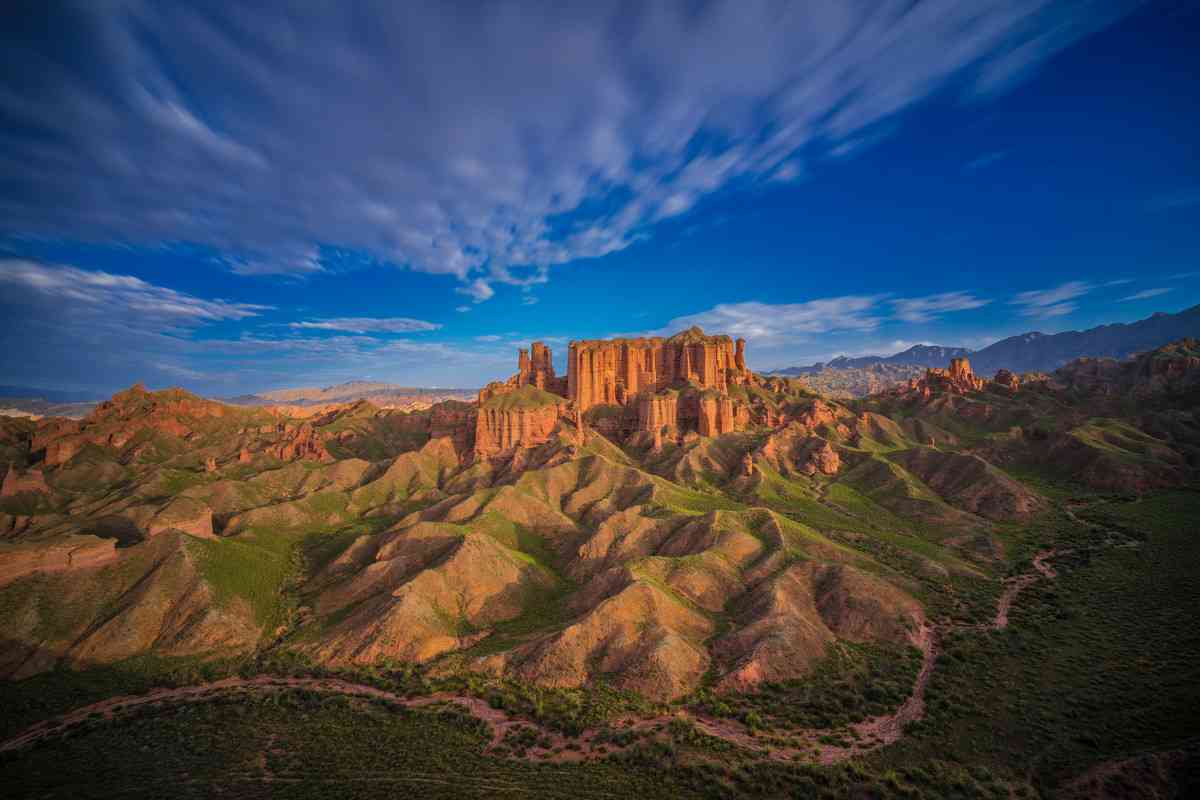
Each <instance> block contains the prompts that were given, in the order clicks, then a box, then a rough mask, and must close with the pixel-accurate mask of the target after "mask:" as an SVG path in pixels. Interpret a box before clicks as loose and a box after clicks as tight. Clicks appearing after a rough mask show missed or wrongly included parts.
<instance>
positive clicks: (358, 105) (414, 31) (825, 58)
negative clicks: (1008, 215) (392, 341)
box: [0, 0, 1134, 302]
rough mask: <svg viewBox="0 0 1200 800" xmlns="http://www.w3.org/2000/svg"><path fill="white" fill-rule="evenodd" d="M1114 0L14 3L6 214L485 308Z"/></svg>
mask: <svg viewBox="0 0 1200 800" xmlns="http://www.w3.org/2000/svg"><path fill="white" fill-rule="evenodd" d="M1133 5H1134V2H1133V1H1132V0H1128V1H1127V0H1081V1H1080V2H1052V0H927V1H926V2H922V3H909V2H901V1H900V0H877V1H876V2H864V3H853V4H848V3H845V2H841V0H818V1H817V2H811V3H803V4H795V5H789V4H779V3H774V2H767V1H766V0H762V1H761V2H755V1H753V0H752V1H751V2H741V3H721V2H714V3H707V4H701V5H696V4H694V3H688V2H683V0H680V1H679V2H660V3H650V4H640V5H639V4H633V5H630V4H624V3H619V2H615V0H614V2H595V3H585V4H564V5H552V6H544V5H542V6H538V7H536V8H532V7H529V6H523V5H521V4H483V5H480V4H465V3H464V4H458V3H452V2H445V3H443V2H438V3H434V2H426V3H420V2H413V3H393V2H385V0H362V2H359V3H355V4H353V6H352V7H351V6H348V5H345V4H336V3H335V4H326V3H309V2H302V1H301V0H274V1H273V2H263V3H255V4H250V5H242V6H230V5H228V4H226V3H220V2H216V0H210V1H209V2H195V3H186V4H174V3H159V2H151V1H150V0H114V2H112V3H102V4H101V3H80V4H72V5H65V6H64V5H61V4H46V5H43V6H38V5H37V4H16V5H15V6H12V7H10V8H8V9H7V10H6V11H5V12H0V14H3V15H4V16H3V18H2V19H0V21H2V22H4V23H5V24H3V25H0V31H3V33H0V42H2V43H3V47H2V48H0V54H2V55H0V58H3V59H4V62H5V63H6V65H7V66H8V67H9V68H8V69H5V70H3V71H0V114H3V115H4V117H5V119H6V120H7V124H6V126H5V130H4V132H3V134H0V141H2V142H3V147H2V148H0V153H3V155H0V180H2V181H3V182H4V184H5V187H6V191H5V192H4V196H3V198H0V231H2V232H7V233H12V234H42V235H62V234H64V233H65V234H67V235H69V236H71V237H80V238H99V239H103V238H118V239H120V240H123V241H130V242H135V243H137V242H142V243H157V242H161V241H187V242H195V243H199V244H203V245H207V246H211V247H214V248H217V249H219V250H221V251H222V252H224V253H226V254H227V257H228V263H229V264H231V265H232V266H231V268H232V269H233V270H234V271H235V272H239V273H241V274H249V275H278V274H290V275H299V276H304V275H309V274H312V273H315V272H317V271H321V270H322V265H321V264H320V262H319V261H315V260H313V259H312V258H306V257H305V256H304V254H306V253H310V252H312V248H314V247H316V246H318V245H325V244H328V245H331V246H336V247H344V248H352V249H355V250H361V251H363V252H366V253H369V254H371V255H372V256H373V257H376V258H378V259H382V260H386V261H390V262H394V263H398V264H401V265H404V266H407V267H409V268H412V269H415V270H419V271H423V272H429V273H436V274H445V275H450V276H454V277H456V278H457V279H458V280H459V281H461V283H462V284H463V291H464V292H465V293H466V294H468V296H470V297H471V299H472V300H473V301H474V302H482V301H484V300H487V299H488V298H489V297H491V296H492V295H493V294H494V288H493V284H495V283H501V284H504V283H512V284H517V285H526V284H525V282H526V281H528V280H530V279H529V278H522V277H520V276H519V272H518V271H516V270H514V269H513V268H514V267H520V266H530V267H534V268H535V272H534V275H535V278H533V279H534V280H544V279H545V274H546V273H545V271H544V270H545V268H547V267H549V266H550V265H555V264H562V263H565V262H568V261H574V260H577V259H584V258H593V257H598V256H603V255H605V254H608V253H612V252H615V251H618V250H621V249H624V248H626V247H628V246H630V244H632V243H633V242H635V241H638V240H639V239H640V238H642V237H644V236H645V235H647V233H648V232H649V231H650V230H651V229H652V228H653V226H654V225H655V224H656V223H657V222H658V221H660V220H665V219H668V218H671V217H676V216H679V215H681V214H685V213H688V211H689V210H690V209H692V208H694V207H696V206H697V205H698V204H700V203H702V202H703V201H704V199H705V198H706V197H708V196H710V195H712V194H713V193H714V192H718V191H721V190H723V189H727V188H730V187H737V186H741V185H745V184H750V183H754V182H768V181H771V180H794V179H796V178H798V177H799V176H801V175H802V174H803V173H804V171H805V165H806V164H809V163H812V162H813V161H814V160H815V159H820V158H822V157H825V156H828V155H831V154H832V155H837V154H844V153H850V152H853V151H854V150H855V149H856V148H857V147H859V146H860V145H861V144H862V143H864V142H866V143H869V142H871V141H875V140H877V138H878V137H879V135H880V134H881V132H886V130H887V129H888V127H889V126H890V125H891V124H892V123H893V122H895V121H896V120H897V119H899V116H900V114H901V112H903V111H904V110H906V109H908V108H910V107H912V106H913V105H914V104H916V103H918V102H920V101H921V100H923V99H925V98H927V97H929V96H930V95H932V94H934V93H937V92H939V91H943V90H946V89H949V88H953V89H955V90H957V91H961V92H964V93H965V94H967V95H977V94H981V93H990V92H993V91H996V90H997V89H999V88H1003V87H1006V86H1009V85H1011V84H1012V83H1013V82H1014V81H1016V80H1018V79H1019V78H1020V77H1021V76H1023V75H1026V74H1028V73H1029V72H1030V71H1031V70H1034V69H1036V68H1037V66H1038V65H1040V64H1041V63H1042V62H1044V61H1045V60H1046V59H1047V58H1049V57H1050V56H1052V55H1053V54H1054V53H1056V52H1057V51H1059V50H1061V49H1062V48H1064V47H1066V46H1068V45H1070V44H1071V43H1073V42H1075V41H1077V40H1078V39H1079V38H1081V37H1083V36H1086V35H1088V34H1089V33H1091V32H1093V31H1094V30H1096V29H1098V28H1100V27H1103V26H1104V25H1106V24H1108V23H1110V22H1112V21H1113V20H1115V19H1116V18H1118V17H1119V16H1121V15H1122V14H1123V13H1125V12H1126V11H1127V10H1128V9H1129V8H1131V7H1132V6H1133ZM35 14H41V15H43V17H42V18H41V19H34V18H33V15H35ZM41 29H47V30H54V31H55V36H54V37H53V39H52V41H50V42H49V43H48V42H47V40H46V39H45V38H44V37H40V36H23V35H22V32H23V31H29V30H41ZM714 54H720V55H721V57H719V58H715V57H714ZM29 76H36V80H34V79H31V78H30V77H29ZM280 253H287V254H292V255H290V256H287V257H282V258H281V257H279V254H280Z"/></svg>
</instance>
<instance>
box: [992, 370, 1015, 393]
mask: <svg viewBox="0 0 1200 800" xmlns="http://www.w3.org/2000/svg"><path fill="white" fill-rule="evenodd" d="M993 382H994V383H995V384H996V386H998V387H1000V388H1001V389H1005V390H1007V391H1008V392H1009V393H1012V392H1015V391H1017V389H1019V388H1020V387H1021V379H1020V378H1018V377H1017V376H1016V375H1014V374H1012V373H1011V372H1009V371H1008V370H1006V369H1002V370H998V371H997V372H996V377H995V378H994V379H993Z"/></svg>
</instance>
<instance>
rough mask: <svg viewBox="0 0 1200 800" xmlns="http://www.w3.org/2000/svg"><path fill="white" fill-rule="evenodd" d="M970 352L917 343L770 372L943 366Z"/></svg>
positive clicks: (802, 372)
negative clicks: (882, 353)
mask: <svg viewBox="0 0 1200 800" xmlns="http://www.w3.org/2000/svg"><path fill="white" fill-rule="evenodd" d="M970 352H971V351H970V350H968V349H967V348H965V347H940V346H938V345H928V344H917V345H913V346H912V347H910V348H908V349H907V350H905V351H904V352H902V353H896V354H895V355H892V356H859V357H858V358H848V357H846V356H838V357H837V358H835V359H833V360H831V361H828V362H822V361H818V362H817V363H815V364H810V365H808V366H807V367H786V368H785V369H777V370H775V371H774V372H772V373H770V374H771V375H788V376H793V377H794V376H798V375H815V374H817V373H818V372H823V371H824V370H827V369H866V368H867V367H874V366H876V365H877V364H913V365H916V366H919V367H944V366H946V365H947V364H949V363H950V359H952V358H960V357H962V356H965V355H968V354H969V353H970Z"/></svg>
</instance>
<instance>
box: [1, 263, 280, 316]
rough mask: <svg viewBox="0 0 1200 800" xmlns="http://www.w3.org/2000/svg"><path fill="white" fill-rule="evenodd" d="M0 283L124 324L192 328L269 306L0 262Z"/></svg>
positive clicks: (118, 277)
mask: <svg viewBox="0 0 1200 800" xmlns="http://www.w3.org/2000/svg"><path fill="white" fill-rule="evenodd" d="M0 283H4V284H8V286H9V287H10V290H12V291H14V292H15V291H19V292H22V293H24V294H26V295H34V296H40V297H41V298H43V299H49V300H52V301H55V302H58V303H61V304H63V306H61V307H60V308H61V309H63V310H65V309H70V310H71V311H73V312H75V313H77V314H78V313H82V312H89V313H90V314H103V315H105V316H107V317H109V318H111V319H114V320H120V321H121V322H123V323H125V324H129V325H138V324H148V325H152V326H154V327H156V328H163V327H168V328H169V327H177V326H182V327H194V326H196V325H201V324H204V323H210V322H219V321H223V320H243V319H247V318H249V317H255V316H258V315H259V314H260V313H261V312H263V311H267V310H270V309H271V308H272V306H268V305H256V304H253V303H230V302H227V301H225V300H206V299H203V298H200V297H195V296H193V295H189V294H185V293H183V292H177V291H175V290H173V289H167V288H165V287H162V286H156V285H154V284H152V283H148V282H146V281H144V280H142V279H141V278H136V277H134V276H132V275H114V274H112V273H108V272H100V271H92V270H84V269H77V268H75V267H69V266H55V265H49V264H41V263H38V262H35V261H25V260H18V259H8V260H0Z"/></svg>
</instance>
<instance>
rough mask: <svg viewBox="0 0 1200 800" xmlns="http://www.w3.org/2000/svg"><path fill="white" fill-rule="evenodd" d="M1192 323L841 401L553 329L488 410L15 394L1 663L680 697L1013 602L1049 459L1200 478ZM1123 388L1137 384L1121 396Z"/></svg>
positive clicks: (4, 432) (680, 350) (700, 343)
mask: <svg viewBox="0 0 1200 800" xmlns="http://www.w3.org/2000/svg"><path fill="white" fill-rule="evenodd" d="M1196 353H1197V346H1196V344H1195V343H1194V342H1186V341H1185V342H1182V343H1179V344H1177V345H1175V346H1171V347H1167V348H1163V349H1161V350H1159V351H1156V352H1154V353H1151V354H1148V355H1146V356H1143V357H1140V358H1139V359H1138V360H1136V361H1133V362H1124V363H1118V362H1103V361H1102V362H1085V363H1080V362H1076V363H1075V364H1072V365H1069V366H1068V367H1066V368H1064V369H1063V370H1060V371H1059V372H1058V373H1056V374H1055V375H1053V376H1027V377H1026V378H1024V379H1022V378H1020V377H1018V376H1014V375H1011V374H1007V373H1002V374H999V375H997V376H996V379H995V380H984V379H982V378H979V377H977V376H975V375H974V374H973V373H972V372H971V369H970V366H969V364H967V363H966V362H965V360H963V361H956V362H955V363H954V364H953V365H952V367H951V368H950V369H948V370H937V369H931V370H928V371H927V372H926V374H924V375H923V376H921V377H920V378H915V379H913V380H911V381H910V382H909V383H908V384H905V385H903V386H901V387H899V388H897V389H894V390H891V391H889V392H887V393H884V394H878V395H875V396H872V397H871V398H868V399H866V400H864V401H858V402H853V403H842V402H837V401H833V400H830V399H825V398H822V397H819V396H816V395H814V394H812V393H811V392H810V391H808V390H807V389H806V388H805V387H804V386H803V384H801V383H800V382H798V381H794V380H789V379H784V378H778V377H774V378H763V377H760V376H758V375H755V374H754V373H752V372H751V371H749V370H748V369H747V368H746V366H745V358H744V344H743V343H740V342H737V343H735V342H733V341H732V340H730V339H728V338H727V337H715V336H706V335H705V334H704V333H703V332H701V331H699V330H697V329H693V330H690V331H685V332H683V333H681V334H679V335H678V336H676V337H672V338H670V339H637V340H612V341H603V342H580V343H575V344H573V345H572V352H571V358H570V359H569V364H570V365H571V366H570V370H569V374H568V375H567V376H557V375H555V374H554V370H553V366H552V364H551V359H550V353H549V350H548V349H547V348H545V347H544V346H543V345H540V344H535V346H534V348H533V351H532V357H531V356H530V355H528V354H526V353H525V352H524V351H523V352H522V353H521V357H520V359H519V364H518V367H519V369H518V372H517V374H516V375H514V376H513V377H512V378H511V379H509V380H508V381H506V382H502V383H496V384H492V385H489V386H488V387H487V388H485V389H484V390H483V391H481V392H480V395H479V399H478V401H477V402H475V403H466V402H457V401H448V402H443V403H439V404H437V405H435V406H433V407H432V408H430V409H428V410H423V411H417V412H403V411H399V410H395V409H380V408H378V407H376V406H374V405H372V404H371V403H369V402H365V401H360V402H356V403H352V404H345V405H340V406H336V407H334V408H332V409H329V410H323V411H322V412H320V413H318V414H314V415H312V416H307V417H304V416H297V414H296V411H295V409H286V410H279V409H273V408H271V407H263V408H244V407H235V406H229V405H224V404H221V403H216V402H212V401H207V400H202V399H200V398H197V397H194V396H192V395H189V394H188V393H186V392H183V391H181V390H168V391H163V392H149V391H146V390H145V389H144V388H142V387H140V386H136V387H133V388H132V389H130V390H128V391H125V392H122V393H119V394H118V395H116V396H114V397H113V398H112V400H110V401H108V402H106V403H103V404H101V405H99V406H98V407H97V408H96V409H95V411H94V412H93V413H92V414H90V415H89V416H88V417H86V418H85V419H83V420H81V421H72V420H63V419H47V420H37V421H34V420H28V419H4V420H2V421H0V460H2V461H5V462H7V463H8V464H9V465H10V466H9V467H8V469H7V471H6V474H5V477H4V481H3V491H2V494H3V498H2V499H0V511H2V513H0V535H2V536H3V542H2V543H0V624H3V628H4V631H5V633H4V637H5V640H6V641H5V647H4V648H3V655H2V657H0V670H2V671H3V673H4V674H5V675H7V676H10V677H22V676H28V675H31V674H36V673H38V672H41V671H45V670H48V669H52V668H54V667H56V666H70V667H86V666H88V665H94V664H104V663H111V662H116V661H120V660H122V659H125V658H128V657H131V656H135V655H139V654H146V653H153V654H158V655H199V656H205V657H208V656H218V655H228V654H238V653H241V654H246V653H254V652H263V651H267V650H270V651H272V652H281V651H282V652H292V653H295V654H297V655H300V656H303V657H305V658H309V659H312V660H314V661H317V662H320V663H325V664H331V665H337V664H358V665H369V664H380V663H395V662H415V663H419V664H422V665H424V667H425V668H426V669H427V670H428V671H429V672H430V673H431V674H435V675H451V674H460V673H471V674H483V675H493V676H504V677H507V678H511V679H514V680H519V681H526V682H531V683H535V684H540V685H543V686H553V687H578V686H590V685H595V684H597V683H598V682H603V683H605V684H606V685H609V686H613V687H616V688H618V689H625V690H631V691H634V692H637V693H638V694H639V695H641V696H644V697H648V698H651V699H655V700H667V699H672V698H678V697H682V696H686V695H693V694H695V693H696V692H700V691H703V692H709V691H713V692H717V693H718V694H719V693H729V692H747V691H754V690H756V688H757V687H760V686H761V685H765V684H778V683H780V682H786V681H790V680H794V679H797V678H801V677H803V676H806V675H809V674H810V673H812V671H813V670H815V669H818V668H819V667H820V665H821V664H823V663H825V662H826V660H827V659H828V658H829V657H831V655H833V654H834V653H835V652H836V653H837V654H839V655H840V656H843V657H844V656H845V654H846V653H847V652H850V651H848V650H846V649H845V646H859V645H862V646H865V647H868V648H871V652H878V653H882V654H888V653H891V654H893V656H894V657H895V658H896V659H903V658H906V657H907V655H906V650H907V648H908V646H909V645H910V644H913V643H916V642H917V641H918V640H919V639H920V637H921V635H922V632H923V631H924V630H925V628H926V627H927V626H928V624H929V623H930V622H931V621H934V620H951V619H959V620H963V621H966V622H970V621H971V620H975V619H978V618H980V615H981V614H988V613H991V612H990V610H985V609H990V603H991V601H992V599H993V598H994V597H995V596H996V595H997V594H998V593H999V590H1000V582H999V579H1000V578H1001V577H1002V574H1003V570H1004V568H1005V551H1006V548H1007V547H1008V542H1009V540H1010V538H1011V532H1012V531H1013V530H1014V529H1015V528H1014V526H1019V525H1023V524H1027V523H1029V522H1031V521H1035V520H1037V519H1039V518H1040V517H1041V515H1043V514H1045V513H1046V512H1047V509H1048V503H1047V501H1046V498H1045V497H1044V496H1042V495H1041V494H1040V493H1039V492H1038V491H1037V490H1036V489H1035V488H1034V487H1035V486H1036V485H1037V484H1036V481H1030V480H1027V479H1026V478H1027V476H1029V475H1036V474H1037V473H1038V471H1039V470H1041V471H1044V470H1063V471H1065V470H1069V471H1071V473H1072V474H1073V475H1077V476H1079V477H1080V478H1081V479H1082V480H1084V481H1086V482H1087V483H1089V484H1090V485H1092V486H1095V487H1098V488H1116V489H1119V490H1121V491H1135V492H1136V491H1144V490H1148V489H1152V488H1161V487H1169V486H1178V485H1182V484H1185V483H1188V482H1191V481H1194V480H1195V479H1196V474H1197V468H1198V466H1200V425H1198V424H1197V420H1196V417H1195V409H1196V406H1197V404H1196V402H1195V400H1196V394H1195V391H1196V385H1197V375H1198V374H1200V366H1198V365H1200V361H1198V359H1197V355H1196ZM1128 398H1136V400H1130V399H1128Z"/></svg>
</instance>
